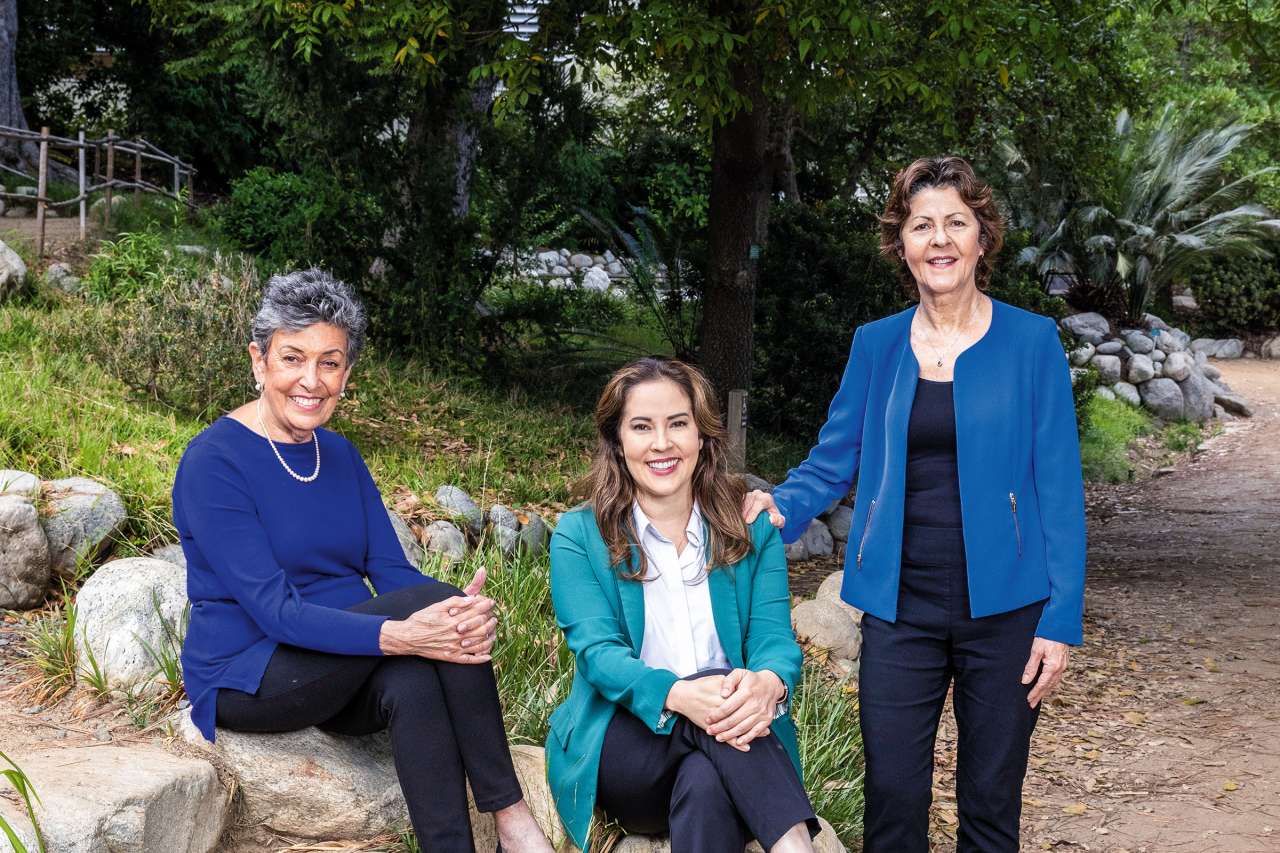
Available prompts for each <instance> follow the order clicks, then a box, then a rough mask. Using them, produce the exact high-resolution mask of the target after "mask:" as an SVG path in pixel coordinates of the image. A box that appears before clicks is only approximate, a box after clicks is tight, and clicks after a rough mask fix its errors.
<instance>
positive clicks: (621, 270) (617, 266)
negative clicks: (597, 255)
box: [604, 261, 626, 277]
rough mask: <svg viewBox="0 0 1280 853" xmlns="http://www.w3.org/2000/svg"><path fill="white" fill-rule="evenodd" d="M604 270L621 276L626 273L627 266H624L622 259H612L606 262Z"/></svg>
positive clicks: (612, 274) (615, 275)
mask: <svg viewBox="0 0 1280 853" xmlns="http://www.w3.org/2000/svg"><path fill="white" fill-rule="evenodd" d="M604 271H605V272H607V273H608V274H609V275H611V276H614V277H621V276H623V275H625V274H626V268H625V267H623V266H622V262H621V261H610V262H609V263H607V264H605V267H604Z"/></svg>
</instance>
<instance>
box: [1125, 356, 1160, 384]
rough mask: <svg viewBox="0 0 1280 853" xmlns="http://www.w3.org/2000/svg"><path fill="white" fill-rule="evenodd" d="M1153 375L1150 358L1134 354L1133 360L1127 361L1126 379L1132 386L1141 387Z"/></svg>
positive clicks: (1153, 365)
mask: <svg viewBox="0 0 1280 853" xmlns="http://www.w3.org/2000/svg"><path fill="white" fill-rule="evenodd" d="M1155 375H1156V369H1155V363H1154V362H1152V361H1151V356H1148V355H1143V354H1142V353H1134V355H1133V358H1131V359H1129V370H1128V379H1129V381H1130V382H1131V383H1133V384H1134V385H1141V384H1142V383H1143V382H1146V381H1147V380H1148V379H1151V378H1153V377H1154V376H1155Z"/></svg>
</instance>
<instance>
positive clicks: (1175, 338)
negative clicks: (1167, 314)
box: [1160, 329, 1191, 352]
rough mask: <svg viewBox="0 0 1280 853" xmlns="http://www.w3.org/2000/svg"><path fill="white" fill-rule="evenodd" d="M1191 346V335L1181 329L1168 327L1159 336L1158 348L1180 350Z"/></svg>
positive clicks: (1166, 350) (1172, 350) (1170, 350)
mask: <svg viewBox="0 0 1280 853" xmlns="http://www.w3.org/2000/svg"><path fill="white" fill-rule="evenodd" d="M1190 346H1191V336H1190V335H1188V334H1187V333H1186V332H1184V331H1182V330H1181V329H1170V330H1169V331H1167V332H1165V333H1164V334H1162V335H1161V336H1160V349H1162V350H1164V351H1165V352H1181V351H1183V350H1185V349H1187V348H1188V347H1190Z"/></svg>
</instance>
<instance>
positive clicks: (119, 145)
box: [0, 125, 196, 257]
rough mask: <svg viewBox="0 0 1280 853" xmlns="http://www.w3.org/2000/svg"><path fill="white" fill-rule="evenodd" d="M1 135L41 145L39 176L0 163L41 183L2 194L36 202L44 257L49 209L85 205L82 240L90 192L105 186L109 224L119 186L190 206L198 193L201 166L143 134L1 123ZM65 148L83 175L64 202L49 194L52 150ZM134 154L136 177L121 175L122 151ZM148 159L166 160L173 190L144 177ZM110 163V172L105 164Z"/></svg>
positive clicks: (38, 237)
mask: <svg viewBox="0 0 1280 853" xmlns="http://www.w3.org/2000/svg"><path fill="white" fill-rule="evenodd" d="M0 139H12V140H16V141H17V142H19V143H21V144H30V145H38V146H39V150H40V157H39V169H38V172H37V174H36V175H34V176H32V175H28V174H26V173H25V172H22V171H20V170H18V169H14V168H12V167H10V166H3V165H0V168H2V169H4V170H5V171H7V172H11V173H13V174H16V175H18V176H19V177H22V178H25V179H26V180H29V181H31V180H33V181H35V182H36V194H35V196H30V195H23V194H21V193H11V192H5V193H0V198H5V199H13V200H18V201H22V202H24V203H26V204H32V203H34V204H35V207H36V254H37V255H38V256H40V257H43V256H44V242H45V239H44V238H45V218H46V217H45V212H46V211H47V210H49V209H51V208H52V209H56V208H59V207H67V206H70V205H73V204H78V205H79V208H80V239H81V240H83V239H85V238H86V237H87V236H88V223H87V213H88V209H87V204H88V199H89V195H90V194H91V193H95V192H98V191H100V190H101V191H105V196H104V197H105V199H106V201H105V203H104V208H103V225H104V227H109V226H110V224H111V201H112V195H113V193H114V192H115V191H116V190H132V191H133V193H134V194H135V195H138V194H140V193H144V192H146V193H153V194H156V195H163V196H168V197H170V198H174V199H176V200H178V201H180V202H183V203H185V204H187V205H189V206H192V207H194V204H193V196H194V193H195V174H196V169H195V167H194V166H192V165H191V164H189V163H184V162H183V161H182V160H179V159H178V158H177V157H174V156H173V155H172V154H168V153H166V152H164V151H161V150H160V149H159V148H157V147H156V146H154V145H152V144H151V143H150V142H147V141H146V140H145V139H142V138H141V137H139V138H137V139H133V140H128V139H121V138H120V137H118V136H116V135H115V133H114V132H113V131H110V130H108V131H107V135H106V136H104V137H102V138H100V139H86V138H85V135H84V131H83V130H81V131H80V133H79V135H78V138H76V139H68V138H66V137H62V136H53V135H51V134H50V133H49V128H47V127H43V128H41V129H40V132H39V133H36V132H34V131H30V130H22V129H20V128H16V127H5V126H4V125H0ZM51 149H53V150H63V151H74V152H75V154H76V163H77V167H78V168H77V170H76V173H77V176H78V179H79V183H78V187H79V191H78V193H77V195H76V196H75V197H74V198H68V199H63V200H62V201H52V200H50V199H49V198H48V197H47V192H48V188H49V151H50V150H51ZM90 151H92V152H93V172H92V182H90V181H89V172H88V171H87V169H86V165H87V163H86V161H87V154H88V152H90ZM121 155H123V156H125V157H129V158H132V160H133V164H132V165H133V176H132V180H129V179H127V178H126V179H121V178H119V177H117V162H116V161H117V159H118V158H119V157H120V156H121ZM144 160H150V161H153V162H154V163H159V164H163V170H164V174H165V178H164V179H163V180H165V182H166V183H168V180H167V179H168V177H169V175H170V174H172V177H173V181H172V189H170V188H169V187H168V186H161V185H159V184H156V183H152V182H151V181H147V180H144V178H143V174H142V166H143V161H144ZM104 163H105V166H106V168H105V171H104V170H103V168H102V167H103V165H104ZM184 184H185V188H186V195H185V196H184V195H183V188H184Z"/></svg>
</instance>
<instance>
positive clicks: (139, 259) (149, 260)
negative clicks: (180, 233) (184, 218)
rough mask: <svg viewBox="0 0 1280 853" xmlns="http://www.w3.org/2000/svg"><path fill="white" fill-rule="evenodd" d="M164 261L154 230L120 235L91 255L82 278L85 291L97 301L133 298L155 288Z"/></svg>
mask: <svg viewBox="0 0 1280 853" xmlns="http://www.w3.org/2000/svg"><path fill="white" fill-rule="evenodd" d="M167 261H168V250H167V247H166V245H165V241H164V240H163V239H162V238H161V237H160V234H159V233H158V232H157V231H155V230H154V229H148V230H146V231H135V232H133V233H130V234H122V235H120V238H119V239H118V240H115V241H104V242H103V244H102V247H101V249H100V250H99V251H98V253H97V254H96V255H94V256H93V261H92V263H90V264H89V272H88V273H87V274H86V275H85V277H84V286H85V292H86V293H88V294H89V296H90V297H91V298H93V299H96V300H98V301H101V302H110V301H114V300H117V299H127V298H130V297H132V296H136V295H137V294H139V293H141V292H143V291H145V290H149V289H151V288H154V287H156V286H158V285H159V283H160V282H161V280H162V279H163V278H164V272H163V269H164V267H165V266H166V265H167Z"/></svg>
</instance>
